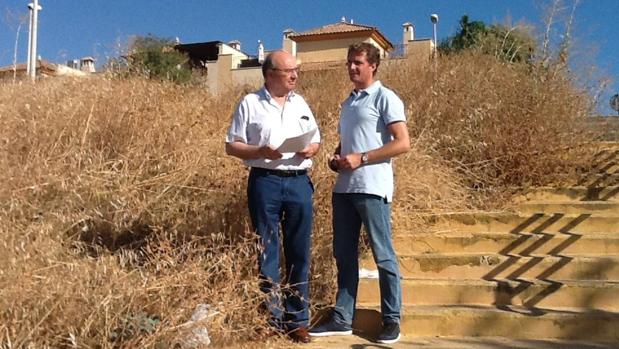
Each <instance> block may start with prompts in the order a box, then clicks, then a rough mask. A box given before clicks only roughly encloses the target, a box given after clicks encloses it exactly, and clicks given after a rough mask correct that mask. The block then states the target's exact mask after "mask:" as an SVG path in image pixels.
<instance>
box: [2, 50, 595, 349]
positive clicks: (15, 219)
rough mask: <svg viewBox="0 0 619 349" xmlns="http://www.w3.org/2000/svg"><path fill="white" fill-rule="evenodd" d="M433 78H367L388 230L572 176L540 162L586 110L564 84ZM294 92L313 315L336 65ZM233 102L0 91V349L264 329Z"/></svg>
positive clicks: (328, 291)
mask: <svg viewBox="0 0 619 349" xmlns="http://www.w3.org/2000/svg"><path fill="white" fill-rule="evenodd" d="M437 63H438V64H437V65H436V66H417V65H415V64H411V63H410V62H406V61H402V62H400V63H390V64H384V65H383V66H381V67H380V68H379V78H380V79H381V80H382V81H383V82H384V83H385V84H386V85H387V86H389V87H391V88H393V89H394V90H395V91H396V92H397V93H398V95H400V96H401V97H402V99H403V100H404V101H405V104H406V106H407V114H408V117H409V123H408V125H409V131H410V133H411V136H412V141H413V149H412V150H411V151H410V152H409V153H407V154H405V155H403V156H401V157H399V158H397V159H396V160H395V161H394V164H395V167H396V195H395V200H394V205H393V220H394V227H395V229H406V228H410V227H412V226H415V225H417V224H419V222H420V220H419V219H418V217H419V216H420V215H423V214H427V213H434V212H442V211H452V210H466V209H476V208H482V207H491V206H492V205H499V204H500V201H499V200H497V198H500V197H501V193H504V192H506V191H508V190H509V188H511V187H514V186H522V185H530V184H542V183H547V182H549V181H553V180H555V179H556V177H557V175H556V173H557V171H559V172H561V171H563V172H566V171H567V172H569V169H570V168H578V167H584V166H586V164H583V162H584V160H578V159H577V157H576V159H575V157H574V156H571V155H569V154H570V153H568V152H565V153H562V154H568V155H569V156H557V153H558V152H563V150H564V149H569V148H570V147H573V146H575V145H576V144H578V143H579V142H580V140H581V139H580V137H579V134H578V129H576V128H575V126H574V125H575V120H582V118H583V117H584V116H585V115H586V112H587V110H588V109H587V108H588V104H587V100H586V98H585V96H584V95H583V94H582V93H580V92H579V91H577V90H575V89H574V88H573V87H571V84H570V80H569V78H568V77H566V76H562V75H561V74H554V75H551V74H547V75H542V74H536V73H534V72H531V71H530V70H528V69H527V68H526V67H524V66H516V65H505V64H502V63H498V62H496V61H494V60H492V59H488V58H486V57H481V56H467V55H464V56H456V57H449V58H445V57H444V58H441V60H440V61H438V62H437ZM301 79H302V86H301V88H300V92H301V93H302V94H303V96H304V97H305V98H306V99H307V101H308V103H309V104H310V106H311V107H312V110H313V111H314V113H315V115H316V118H317V120H318V123H319V126H320V128H321V133H322V137H323V144H322V149H321V151H320V153H319V154H318V155H317V157H316V159H315V165H314V168H313V170H312V173H311V177H312V180H313V182H314V184H315V189H316V192H315V204H314V210H315V222H314V234H313V247H312V258H313V259H312V260H313V266H312V279H311V290H312V297H313V298H312V301H313V304H314V305H320V304H328V303H331V302H332V301H333V296H334V290H333V286H334V282H335V269H334V268H335V267H334V263H333V261H332V258H331V253H332V252H331V208H330V206H331V204H330V199H331V195H330V192H331V187H332V185H333V182H334V180H335V174H334V173H332V172H330V170H329V169H328V168H327V166H326V162H327V159H328V157H329V156H330V154H331V153H332V152H333V150H334V149H335V147H336V145H337V142H338V136H337V132H336V128H337V122H338V120H337V118H338V115H339V105H340V103H341V101H343V99H344V98H345V97H346V96H347V94H348V93H349V89H350V88H351V86H350V83H349V82H348V77H347V76H346V73H345V71H344V67H343V66H342V68H341V69H338V70H332V71H323V72H303V73H302V76H301ZM245 92H246V90H245V89H243V88H238V89H232V90H230V91H227V92H226V93H223V94H221V95H219V96H211V95H209V94H208V93H206V92H205V91H204V90H202V89H201V88H199V87H196V86H191V85H188V86H178V85H173V84H166V83H160V82H152V81H146V80H142V79H127V80H123V79H112V78H109V77H105V76H100V77H93V78H91V79H87V80H64V79H57V80H47V81H40V82H39V83H37V84H36V85H30V84H24V85H0V180H1V182H2V183H3V185H2V186H1V187H0V237H1V241H2V243H1V244H0V265H1V266H2V268H0V343H2V345H4V346H7V347H9V346H11V347H20V346H23V347H28V346H31V347H43V346H46V345H47V346H51V347H95V346H97V347H101V348H116V347H127V348H128V347H155V346H157V345H159V346H161V345H168V344H170V343H172V342H174V340H175V339H176V337H177V336H178V334H179V333H180V332H179V331H181V330H182V326H181V325H182V324H183V323H184V322H185V321H187V320H188V319H189V317H190V315H191V312H192V310H193V308H194V307H195V306H196V305H197V304H199V303H208V304H210V305H212V306H213V307H215V308H216V309H217V310H218V311H219V312H220V314H219V315H216V316H214V317H213V318H212V319H211V320H210V322H209V330H210V331H211V334H212V336H213V338H214V340H215V341H216V343H220V344H225V343H230V342H231V341H240V342H243V341H244V340H246V339H247V338H249V337H250V336H251V335H252V334H253V331H254V329H255V328H256V327H259V326H260V325H262V324H263V323H264V316H263V315H261V314H260V312H259V311H258V304H259V303H260V299H261V295H260V293H259V291H258V289H257V283H256V280H255V278H256V270H255V265H256V263H255V252H256V246H255V240H254V237H253V234H252V233H251V231H250V229H249V227H248V218H247V209H246V194H245V186H246V178H247V171H246V169H245V168H244V167H243V165H242V164H241V162H240V161H237V160H236V159H233V158H230V157H228V156H226V155H225V154H224V147H223V139H224V134H225V132H226V129H227V127H228V124H229V121H230V117H231V114H232V111H233V109H234V107H235V104H236V103H237V102H238V100H239V98H240V97H241V96H242V95H243V94H244V93H245ZM489 196H492V197H493V200H492V201H488V200H487V198H488V197H489ZM181 332H182V331H181ZM282 345H283V346H285V345H286V344H285V343H283V344H282Z"/></svg>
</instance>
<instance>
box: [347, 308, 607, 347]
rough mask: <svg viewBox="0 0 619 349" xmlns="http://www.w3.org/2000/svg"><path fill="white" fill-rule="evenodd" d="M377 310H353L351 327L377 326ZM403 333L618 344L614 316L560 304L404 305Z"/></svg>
mask: <svg viewBox="0 0 619 349" xmlns="http://www.w3.org/2000/svg"><path fill="white" fill-rule="evenodd" d="M380 321H381V319H380V312H379V309H377V308H364V309H358V310H357V311H356V313H355V321H354V322H353V328H354V329H355V330H356V331H357V332H358V333H362V334H365V335H367V336H372V335H375V333H376V332H377V329H379V328H380ZM400 327H401V331H402V333H403V334H404V336H407V337H408V336H412V337H420V336H421V337H425V336H438V337H447V336H457V337H460V336H466V337H495V336H496V337H506V338H514V339H527V338H528V339H532V338H538V339H539V338H555V339H569V340H586V341H599V342H612V343H619V314H618V313H616V312H607V311H599V310H597V311H596V310H582V309H572V308H566V309H562V310H548V309H528V308H522V307H516V306H510V307H505V309H504V310H502V309H499V308H496V307H480V306H406V307H403V309H402V319H401V326H400Z"/></svg>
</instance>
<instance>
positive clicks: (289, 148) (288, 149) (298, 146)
mask: <svg viewBox="0 0 619 349" xmlns="http://www.w3.org/2000/svg"><path fill="white" fill-rule="evenodd" d="M317 130H318V129H317V128H314V129H311V130H309V131H307V132H305V133H303V134H301V135H299V136H296V137H292V138H286V140H284V143H282V144H281V145H280V146H279V147H278V148H277V151H279V152H280V153H296V152H298V151H301V150H303V149H305V147H307V146H308V145H309V144H310V143H311V142H312V138H313V137H314V134H316V131H317Z"/></svg>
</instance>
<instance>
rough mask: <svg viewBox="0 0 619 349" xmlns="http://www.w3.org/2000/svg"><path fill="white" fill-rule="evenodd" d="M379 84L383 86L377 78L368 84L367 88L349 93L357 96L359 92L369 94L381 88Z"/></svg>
mask: <svg viewBox="0 0 619 349" xmlns="http://www.w3.org/2000/svg"><path fill="white" fill-rule="evenodd" d="M381 86H383V84H381V82H380V81H379V80H376V81H374V82H373V83H372V84H371V85H370V86H368V87H367V88H364V89H363V90H358V91H355V90H353V91H352V92H351V93H350V95H351V96H359V95H361V94H365V95H371V94H373V93H375V92H376V91H378V89H379V88H381Z"/></svg>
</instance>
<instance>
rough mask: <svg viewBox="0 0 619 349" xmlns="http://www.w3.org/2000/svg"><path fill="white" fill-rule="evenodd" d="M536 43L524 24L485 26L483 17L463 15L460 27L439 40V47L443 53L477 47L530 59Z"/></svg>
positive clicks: (503, 56)
mask: <svg viewBox="0 0 619 349" xmlns="http://www.w3.org/2000/svg"><path fill="white" fill-rule="evenodd" d="M536 46H537V45H536V41H535V39H534V37H533V35H532V34H531V33H530V32H529V30H528V28H527V27H525V26H522V25H518V26H514V27H508V26H505V25H500V24H492V25H490V26H487V25H486V24H485V23H484V22H482V21H470V20H469V17H468V16H467V15H464V16H462V18H461V19H460V30H459V31H458V32H457V33H456V34H455V35H453V36H450V37H448V38H447V39H445V40H444V41H443V42H441V43H440V45H439V50H440V51H441V52H442V53H445V54H450V53H456V52H461V51H464V50H477V51H478V52H481V53H483V54H489V55H493V56H495V57H497V58H499V59H502V60H505V61H508V62H529V63H530V62H531V61H532V59H533V54H534V51H535V48H536Z"/></svg>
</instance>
